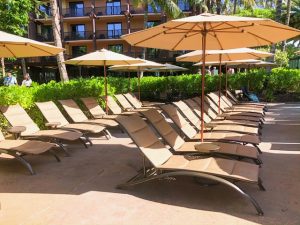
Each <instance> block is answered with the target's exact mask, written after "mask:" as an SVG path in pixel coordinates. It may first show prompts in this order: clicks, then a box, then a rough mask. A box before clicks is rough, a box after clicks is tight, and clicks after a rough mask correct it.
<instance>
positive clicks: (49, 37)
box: [36, 33, 54, 42]
mask: <svg viewBox="0 0 300 225" xmlns="http://www.w3.org/2000/svg"><path fill="white" fill-rule="evenodd" d="M36 40H37V41H44V42H52V41H54V38H53V34H51V33H50V34H47V35H45V34H37V35H36Z"/></svg>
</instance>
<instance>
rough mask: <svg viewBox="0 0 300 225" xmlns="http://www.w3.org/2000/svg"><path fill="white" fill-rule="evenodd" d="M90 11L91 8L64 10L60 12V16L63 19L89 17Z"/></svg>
mask: <svg viewBox="0 0 300 225" xmlns="http://www.w3.org/2000/svg"><path fill="white" fill-rule="evenodd" d="M91 11H92V8H91V7H85V8H74V9H73V8H65V9H63V10H62V15H63V16H64V17H65V18H68V17H85V16H89V15H90V13H91Z"/></svg>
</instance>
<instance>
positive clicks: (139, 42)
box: [133, 23, 186, 46]
mask: <svg viewBox="0 0 300 225" xmlns="http://www.w3.org/2000/svg"><path fill="white" fill-rule="evenodd" d="M185 24H186V23H183V24H179V25H178V26H175V27H174V28H175V29H176V28H177V27H179V26H182V25H185ZM163 28H166V27H165V26H163ZM174 28H167V30H166V31H168V30H170V29H174ZM166 31H165V30H164V31H162V32H159V33H158V34H155V35H153V36H151V37H148V38H146V39H144V40H141V41H138V42H136V43H134V44H133V46H136V45H138V44H141V43H143V42H145V41H148V40H150V39H151V38H154V37H156V36H158V35H161V34H162V33H165V32H166Z"/></svg>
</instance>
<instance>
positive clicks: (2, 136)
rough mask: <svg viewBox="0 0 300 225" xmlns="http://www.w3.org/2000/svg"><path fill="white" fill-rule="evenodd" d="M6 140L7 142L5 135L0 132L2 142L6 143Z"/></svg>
mask: <svg viewBox="0 0 300 225" xmlns="http://www.w3.org/2000/svg"><path fill="white" fill-rule="evenodd" d="M4 140H5V137H4V135H3V133H2V131H0V141H4Z"/></svg>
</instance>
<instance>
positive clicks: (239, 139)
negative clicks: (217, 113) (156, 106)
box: [160, 104, 262, 153]
mask: <svg viewBox="0 0 300 225" xmlns="http://www.w3.org/2000/svg"><path fill="white" fill-rule="evenodd" d="M160 107H161V109H162V110H163V112H164V113H165V114H166V115H168V117H169V118H170V119H171V120H172V121H173V122H174V124H175V125H176V126H177V127H178V128H179V129H180V130H181V131H182V132H183V133H184V135H185V136H186V137H187V138H188V140H189V141H198V140H199V139H200V133H198V132H197V131H196V130H195V129H194V128H193V127H192V126H191V125H190V124H189V122H188V121H186V119H185V118H184V117H183V116H182V115H181V114H180V112H179V111H178V109H177V108H176V107H175V106H173V105H170V104H169V105H161V106H160ZM203 137H204V140H205V141H220V142H233V143H240V144H244V145H245V144H252V145H253V146H254V147H255V148H256V149H257V151H258V152H259V153H262V152H261V150H260V149H259V147H258V145H259V143H260V139H259V137H258V136H255V135H248V134H238V133H234V132H217V131H216V132H215V131H212V132H204V133H203Z"/></svg>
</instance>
